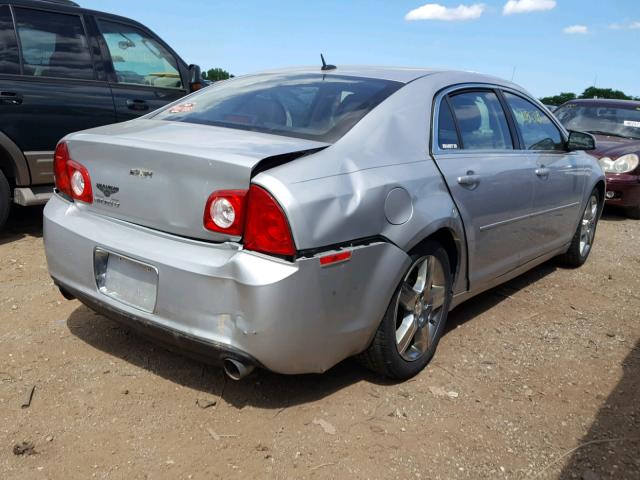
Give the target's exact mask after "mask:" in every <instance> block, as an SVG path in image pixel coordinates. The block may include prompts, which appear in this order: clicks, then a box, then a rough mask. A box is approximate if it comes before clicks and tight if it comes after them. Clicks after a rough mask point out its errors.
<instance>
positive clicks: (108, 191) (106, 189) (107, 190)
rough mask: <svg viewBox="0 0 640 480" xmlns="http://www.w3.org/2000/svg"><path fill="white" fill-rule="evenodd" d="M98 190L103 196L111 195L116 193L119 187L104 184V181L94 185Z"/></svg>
mask: <svg viewBox="0 0 640 480" xmlns="http://www.w3.org/2000/svg"><path fill="white" fill-rule="evenodd" d="M96 187H97V188H98V190H100V191H101V192H102V193H103V194H104V196H105V197H107V198H108V197H110V196H111V195H113V194H115V193H118V192H119V191H120V189H119V188H118V187H114V186H113V185H105V184H104V183H98V184H97V185H96Z"/></svg>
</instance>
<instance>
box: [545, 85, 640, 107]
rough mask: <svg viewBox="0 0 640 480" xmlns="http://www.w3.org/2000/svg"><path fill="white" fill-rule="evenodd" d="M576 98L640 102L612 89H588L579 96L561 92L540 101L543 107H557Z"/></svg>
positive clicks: (637, 98) (636, 98)
mask: <svg viewBox="0 0 640 480" xmlns="http://www.w3.org/2000/svg"><path fill="white" fill-rule="evenodd" d="M576 98H607V99H616V100H640V97H632V96H631V95H627V94H626V93H624V92H622V91H620V90H614V89H612V88H598V87H589V88H587V89H586V90H585V91H584V92H582V94H581V95H576V94H575V93H572V92H562V93H560V94H559V95H553V96H551V97H543V98H541V99H540V101H541V102H542V103H544V104H545V105H554V106H559V105H562V104H563V103H565V102H568V101H569V100H575V99H576Z"/></svg>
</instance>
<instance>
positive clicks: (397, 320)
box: [357, 241, 453, 380]
mask: <svg viewBox="0 0 640 480" xmlns="http://www.w3.org/2000/svg"><path fill="white" fill-rule="evenodd" d="M411 260H412V261H411V265H410V266H409V268H408V270H407V271H406V272H405V275H404V276H403V279H402V281H401V282H400V285H398V287H397V288H396V291H395V293H394V294H393V297H392V298H391V302H390V303H389V306H388V307H387V311H386V312H385V314H384V318H383V319H382V322H381V323H380V326H379V327H378V330H377V332H376V335H375V337H374V338H373V341H372V342H371V345H370V346H369V348H368V349H367V350H365V351H364V352H363V353H361V354H360V355H359V356H358V357H357V359H358V361H359V362H360V363H361V364H362V365H363V366H365V367H366V368H368V369H370V370H373V371H374V372H377V373H380V374H382V375H384V376H386V377H389V378H392V379H396V380H407V379H409V378H411V377H413V376H415V375H417V374H418V373H419V372H420V371H422V370H423V369H424V367H425V366H426V365H427V364H428V363H429V361H431V358H432V357H433V355H434V354H435V351H436V348H437V346H438V342H439V341H440V338H441V336H442V332H443V331H444V327H445V324H446V321H447V316H448V313H449V307H450V305H451V298H452V296H453V293H452V286H453V280H452V274H451V267H450V265H449V257H448V255H447V252H446V250H445V249H444V248H443V247H442V246H441V245H440V244H438V243H436V242H433V241H428V242H427V243H425V244H424V245H423V246H422V248H420V249H419V251H418V252H416V253H414V254H412V255H411Z"/></svg>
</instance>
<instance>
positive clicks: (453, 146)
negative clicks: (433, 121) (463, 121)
mask: <svg viewBox="0 0 640 480" xmlns="http://www.w3.org/2000/svg"><path fill="white" fill-rule="evenodd" d="M438 146H439V147H440V149H441V150H457V149H458V148H460V145H459V140H458V132H457V131H456V122H455V120H454V119H453V113H451V108H449V102H447V99H446V98H445V99H443V100H442V103H441V104H440V113H439V114H438Z"/></svg>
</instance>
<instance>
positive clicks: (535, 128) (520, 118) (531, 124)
mask: <svg viewBox="0 0 640 480" xmlns="http://www.w3.org/2000/svg"><path fill="white" fill-rule="evenodd" d="M504 96H505V99H506V100H507V103H508V104H509V107H510V108H511V111H512V112H513V117H514V119H515V121H516V123H517V125H518V129H519V130H520V134H521V135H522V140H523V142H524V148H525V149H527V150H552V151H553V150H555V151H561V150H564V141H563V139H562V134H561V133H560V130H559V129H558V127H556V126H555V124H554V123H553V122H552V121H551V119H550V118H549V117H548V116H547V115H546V114H545V113H544V112H543V111H542V110H541V109H539V108H538V107H536V106H535V105H534V104H533V103H531V102H529V101H528V100H525V99H524V98H522V97H519V96H518V95H514V94H512V93H509V92H505V93H504Z"/></svg>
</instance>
